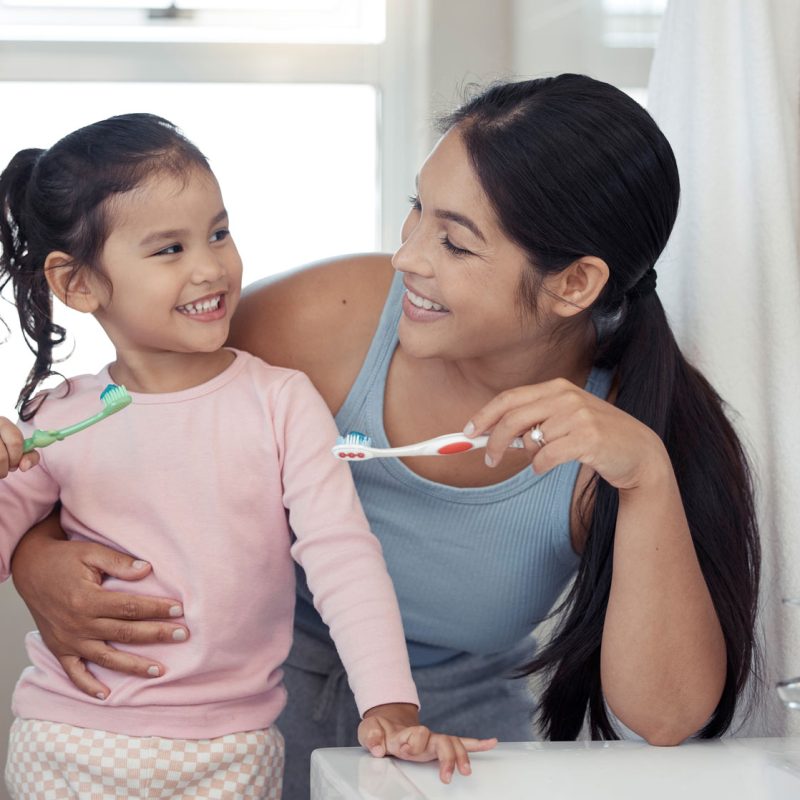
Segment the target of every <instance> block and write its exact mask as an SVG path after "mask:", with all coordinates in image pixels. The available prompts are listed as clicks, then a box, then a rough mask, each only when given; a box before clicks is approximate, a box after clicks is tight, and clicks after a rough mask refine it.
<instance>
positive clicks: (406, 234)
mask: <svg viewBox="0 0 800 800" xmlns="http://www.w3.org/2000/svg"><path fill="white" fill-rule="evenodd" d="M421 228H422V222H421V220H417V221H416V224H415V225H413V226H411V225H409V220H406V224H405V225H404V226H403V236H402V239H403V241H402V243H401V245H400V247H399V248H398V249H397V250H396V251H395V253H394V255H393V256H392V266H393V267H394V268H395V270H397V271H398V272H413V273H414V274H416V275H422V276H425V277H430V276H431V275H432V274H433V271H432V269H431V264H430V261H429V259H428V257H427V253H426V250H425V247H424V238H423V235H422V230H421Z"/></svg>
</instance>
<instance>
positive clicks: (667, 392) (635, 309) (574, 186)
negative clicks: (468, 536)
mask: <svg viewBox="0 0 800 800" xmlns="http://www.w3.org/2000/svg"><path fill="white" fill-rule="evenodd" d="M454 126H457V127H458V131H459V133H460V135H461V136H462V138H463V141H464V143H465V146H466V148H467V151H468V152H469V155H470V158H471V160H472V164H473V168H474V169H475V172H476V174H477V176H478V178H479V180H480V182H481V185H482V187H483V189H484V191H485V192H486V194H487V196H488V197H489V200H490V202H491V203H492V206H493V207H494V210H495V212H496V214H497V217H498V219H499V221H500V224H501V225H502V226H503V228H504V229H505V231H506V233H507V234H508V235H509V237H510V238H511V239H512V240H513V241H515V242H516V243H517V244H518V245H519V246H520V247H522V248H523V249H524V250H525V251H526V252H527V254H528V256H529V259H530V261H531V264H532V265H533V268H534V269H533V270H532V271H531V274H530V276H528V277H527V278H526V280H525V281H523V286H521V287H520V291H521V297H522V298H526V299H527V300H528V301H529V302H530V303H531V304H533V305H534V306H535V299H536V294H537V287H538V286H540V285H541V279H542V276H543V275H546V274H549V273H557V272H560V271H561V270H563V269H564V268H566V267H567V266H568V265H569V264H571V263H573V262H574V261H575V260H577V259H579V258H581V257H583V256H588V255H591V256H597V257H599V258H602V259H603V260H604V261H605V262H606V263H607V264H608V267H609V270H610V275H609V279H608V283H607V285H606V287H605V288H604V289H603V291H602V293H601V294H600V296H599V297H598V299H597V301H596V302H595V303H594V305H593V306H592V308H591V309H588V310H587V311H586V312H584V314H590V315H591V317H592V320H593V321H594V323H595V325H596V326H597V329H598V331H599V332H601V335H600V336H599V338H598V346H597V351H596V353H595V358H594V362H595V364H597V365H598V366H602V367H607V368H611V369H613V370H615V372H616V380H617V383H616V385H617V392H616V399H615V401H614V402H615V405H616V406H617V407H618V408H620V409H622V410H623V411H626V412H627V413H629V414H631V415H632V416H634V417H636V419H638V420H641V421H642V422H643V423H645V424H646V425H648V426H649V427H650V428H652V429H653V430H654V431H655V432H656V433H657V434H658V435H659V436H660V437H661V439H662V440H663V441H664V443H665V445H666V448H667V450H668V452H669V455H670V458H671V460H672V465H673V468H674V471H675V475H676V477H677V481H678V486H679V488H680V492H681V497H682V499H683V505H684V508H685V511H686V516H687V519H688V522H689V528H690V531H691V535H692V539H693V541H694V546H695V550H696V553H697V557H698V560H699V562H700V567H701V569H702V572H703V575H704V577H705V580H706V583H707V585H708V588H709V592H710V594H711V598H712V600H713V602H714V607H715V609H716V612H717V616H718V618H719V621H720V625H721V627H722V632H723V635H724V637H725V644H726V649H727V677H726V680H725V686H724V689H723V692H722V697H721V699H720V701H719V704H718V705H717V708H716V710H715V711H714V713H713V715H712V716H711V718H710V719H709V720H708V722H707V724H706V725H705V727H704V728H703V729H702V731H701V732H700V733H699V736H700V737H702V738H710V737H713V736H719V735H720V734H722V733H723V732H724V731H725V730H726V729H727V728H728V727H729V726H730V724H731V721H732V718H733V713H734V708H735V706H736V702H737V699H738V698H739V696H740V695H741V694H742V692H743V690H744V688H745V685H746V683H747V680H748V677H749V676H750V674H751V669H752V667H753V662H754V658H755V653H756V647H755V641H754V640H755V636H754V627H755V616H756V607H757V597H758V580H759V568H760V546H759V538H758V530H757V524H756V518H755V511H754V501H753V489H752V484H751V477H750V471H749V466H748V462H747V458H746V456H745V453H744V451H743V449H742V446H741V444H740V442H739V439H738V437H737V435H736V433H735V431H734V429H733V427H732V425H731V423H730V422H729V421H728V419H727V417H726V414H725V412H724V404H723V402H722V400H721V399H720V397H719V396H718V395H717V393H716V392H715V391H714V389H713V388H712V387H711V386H710V385H709V383H708V382H707V381H706V380H705V379H704V378H703V376H702V375H701V374H700V373H699V372H698V371H697V370H696V369H695V368H694V367H692V366H691V365H690V364H689V363H688V362H687V361H686V360H685V359H684V357H683V355H682V354H681V352H680V350H679V348H678V346H677V343H676V341H675V339H674V337H673V334H672V331H671V330H670V327H669V323H668V321H667V318H666V315H665V313H664V308H663V307H662V305H661V301H660V300H659V298H658V295H657V293H656V292H655V291H654V284H655V273H654V270H653V265H654V264H655V262H656V259H657V258H658V256H659V254H660V253H661V251H662V250H663V248H664V246H665V245H666V243H667V239H668V238H669V235H670V232H671V230H672V226H673V223H674V221H675V217H676V214H677V210H678V198H679V194H680V186H679V180H678V170H677V166H676V163H675V158H674V155H673V153H672V149H671V148H670V145H669V143H668V142H667V140H666V138H665V137H664V135H663V134H662V133H661V131H660V130H659V128H658V126H657V125H656V124H655V122H654V121H653V119H652V118H651V117H650V115H649V114H648V113H647V112H646V111H645V110H644V109H643V108H642V107H641V106H640V105H639V104H638V103H636V102H635V101H634V100H632V99H631V98H630V97H628V96H627V95H626V94H625V93H623V92H622V91H620V90H618V89H616V88H614V87H613V86H610V85H608V84H606V83H601V82H599V81H596V80H593V79H591V78H588V77H586V76H583V75H559V76H557V77H553V78H542V79H539V80H531V81H521V82H516V83H505V84H500V85H496V86H492V87H490V88H488V89H486V90H485V91H483V92H482V93H481V94H480V95H478V96H476V97H475V98H474V99H472V100H470V101H469V102H467V103H466V104H465V105H464V106H462V107H461V108H460V109H459V110H457V111H456V112H455V113H454V114H452V115H450V116H449V117H447V118H446V119H445V120H443V122H442V126H441V127H442V130H449V129H451V128H453V127H454ZM584 321H585V320H584ZM589 491H590V499H591V500H592V501H593V508H592V511H591V521H590V524H589V532H588V538H587V540H586V546H585V549H584V552H583V554H582V556H581V561H580V566H579V568H578V573H577V576H576V579H575V581H574V583H573V585H572V587H571V590H570V592H569V595H568V597H567V599H566V601H565V603H564V605H563V606H562V607H561V609H560V610H561V611H562V612H563V613H562V616H561V619H560V623H559V625H558V627H557V629H556V631H555V633H554V635H553V638H552V639H551V640H550V641H549V642H548V643H547V644H546V645H545V646H544V647H543V649H542V650H541V651H540V652H538V653H537V654H536V656H535V658H534V659H533V661H532V662H531V663H530V664H529V665H527V667H526V668H524V672H525V673H527V674H532V673H536V672H543V674H545V675H546V676H547V677H548V678H549V680H548V682H547V685H546V688H545V689H544V692H543V696H542V698H541V703H540V711H539V715H540V717H539V720H540V723H541V725H542V728H543V731H544V733H545V735H546V736H548V738H550V739H554V740H564V739H574V738H576V737H577V736H578V734H579V732H580V730H581V728H582V726H583V724H584V721H585V720H586V717H587V712H588V721H589V728H590V731H591V735H592V738H605V739H614V738H617V736H616V733H615V731H614V728H613V726H612V724H611V722H610V720H609V718H608V715H607V713H606V706H605V702H604V699H603V693H602V687H601V684H600V645H601V640H602V634H603V624H604V620H605V614H606V609H607V606H608V597H609V591H610V588H611V572H612V551H613V545H614V534H615V528H616V519H617V505H618V494H617V490H616V489H614V488H613V487H612V486H610V485H609V484H608V483H607V482H606V481H604V480H602V479H599V478H595V481H594V482H593V483H592V484H591V485H590V487H589ZM583 499H584V500H586V499H587V498H586V497H584V498H583Z"/></svg>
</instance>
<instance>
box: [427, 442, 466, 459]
mask: <svg viewBox="0 0 800 800" xmlns="http://www.w3.org/2000/svg"><path fill="white" fill-rule="evenodd" d="M472 448H473V444H472V442H453V443H452V444H445V445H442V446H441V447H440V448H439V449H438V450H437V451H436V452H437V453H441V454H442V455H443V456H446V455H450V454H451V453H464V452H466V451H467V450H472Z"/></svg>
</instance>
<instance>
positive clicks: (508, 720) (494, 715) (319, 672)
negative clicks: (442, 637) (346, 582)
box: [276, 628, 535, 800]
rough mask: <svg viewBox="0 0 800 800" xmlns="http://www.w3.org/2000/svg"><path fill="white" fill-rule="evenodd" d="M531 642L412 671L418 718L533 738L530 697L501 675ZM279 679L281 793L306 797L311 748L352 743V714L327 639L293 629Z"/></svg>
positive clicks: (519, 683) (434, 725)
mask: <svg viewBox="0 0 800 800" xmlns="http://www.w3.org/2000/svg"><path fill="white" fill-rule="evenodd" d="M534 649H535V644H534V642H533V640H528V641H526V642H524V643H522V644H520V645H518V646H517V647H515V648H514V649H513V650H512V651H509V652H507V653H503V654H500V655H493V656H473V655H463V656H458V657H456V658H454V659H451V660H449V661H447V662H445V663H444V664H440V665H434V666H431V667H422V668H419V669H415V670H413V676H414V681H415V683H416V685H417V691H418V692H419V696H420V703H421V705H422V710H421V718H422V722H423V723H424V724H425V725H427V726H428V727H429V728H431V729H433V730H436V731H439V732H442V733H451V734H458V735H460V736H476V737H480V738H484V737H487V738H488V737H492V736H496V737H497V738H498V739H500V740H502V741H507V742H514V741H528V740H530V739H532V738H534V729H533V724H532V719H533V713H534V710H535V703H534V699H533V696H532V695H531V693H530V691H529V689H528V686H527V682H526V681H525V680H524V679H516V680H514V679H509V677H508V675H509V673H510V672H511V671H512V670H513V669H514V668H515V667H517V666H519V665H520V664H522V663H524V662H525V661H527V660H529V659H530V657H531V655H532V653H533V651H534ZM284 683H285V684H286V688H287V690H288V692H289V700H288V704H287V706H286V709H285V710H284V712H283V714H281V716H280V717H279V718H278V720H277V723H276V724H277V726H278V728H279V729H280V731H281V733H282V734H283V737H284V740H285V742H286V771H285V774H284V780H283V798H284V800H308V798H309V793H310V792H309V765H310V760H311V751H312V750H314V749H316V748H318V747H353V746H356V745H358V739H357V736H356V732H357V729H358V723H359V722H360V719H359V716H358V711H357V709H356V704H355V700H354V698H353V694H352V692H351V691H350V687H349V686H348V684H347V675H346V673H345V671H344V667H342V663H341V661H340V660H339V657H338V655H337V653H336V650H335V648H334V646H333V643H332V642H331V641H330V639H327V640H322V639H320V638H319V637H318V636H315V635H311V634H308V633H305V632H304V631H302V630H300V629H298V628H295V640H294V645H293V647H292V651H291V653H290V654H289V658H288V659H287V661H286V663H285V664H284Z"/></svg>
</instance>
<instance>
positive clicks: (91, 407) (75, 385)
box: [30, 375, 107, 429]
mask: <svg viewBox="0 0 800 800" xmlns="http://www.w3.org/2000/svg"><path fill="white" fill-rule="evenodd" d="M106 385H107V381H104V380H103V379H102V377H101V376H100V375H76V376H73V377H71V378H65V379H64V380H63V381H61V382H60V383H58V384H57V385H55V386H53V387H49V388H47V389H42V390H41V391H39V392H38V393H37V394H36V395H35V396H34V397H33V398H32V400H31V406H32V407H33V408H35V409H36V413H35V415H34V416H33V417H32V418H31V420H30V424H31V425H32V426H35V427H38V428H51V429H52V428H62V427H64V426H66V425H71V424H72V423H74V422H78V421H79V419H80V416H79V415H80V414H83V416H84V417H88V416H91V414H93V413H96V412H98V411H101V410H102V408H103V401H102V400H101V398H100V395H101V394H102V393H103V390H104V389H105V387H106ZM76 415H78V416H76Z"/></svg>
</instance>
